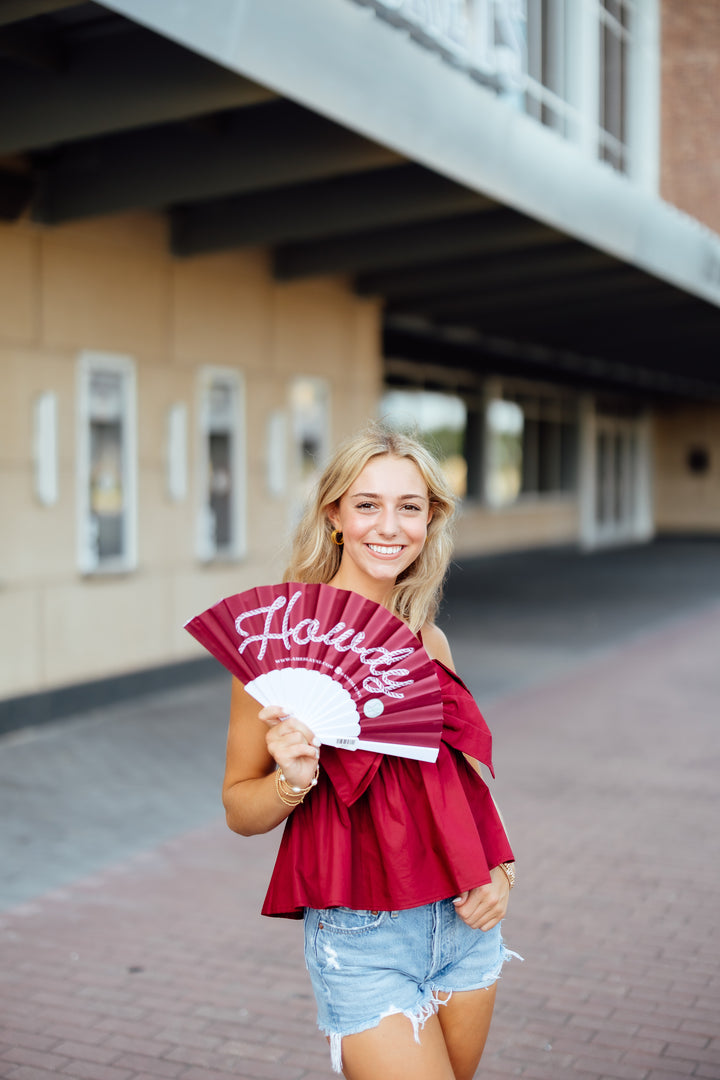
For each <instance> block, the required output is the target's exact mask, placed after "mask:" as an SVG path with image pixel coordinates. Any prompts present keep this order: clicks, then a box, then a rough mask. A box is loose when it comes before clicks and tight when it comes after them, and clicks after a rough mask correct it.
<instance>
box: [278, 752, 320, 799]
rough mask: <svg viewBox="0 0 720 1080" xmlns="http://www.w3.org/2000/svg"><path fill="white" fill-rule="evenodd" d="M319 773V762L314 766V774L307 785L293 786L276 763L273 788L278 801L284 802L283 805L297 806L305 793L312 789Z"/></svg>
mask: <svg viewBox="0 0 720 1080" xmlns="http://www.w3.org/2000/svg"><path fill="white" fill-rule="evenodd" d="M319 775H320V764H319V763H318V764H317V765H316V766H315V775H314V776H313V778H312V780H311V781H310V783H309V784H308V786H307V787H304V788H298V787H293V786H292V785H291V784H289V783H288V782H287V780H286V779H285V774H284V773H283V771H282V769H281V768H280V766H279V765H278V767H277V769H276V770H275V790H276V791H277V793H278V798H279V799H280V802H283V803H285V806H293V807H295V806H299V805H300V803H301V802H302V801H303V799H304V798H305V796H306V795H307V793H308V791H312V789H313V788H314V787H315V785H316V784H317V782H318V776H319Z"/></svg>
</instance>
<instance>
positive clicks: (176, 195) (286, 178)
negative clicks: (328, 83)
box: [33, 102, 397, 224]
mask: <svg viewBox="0 0 720 1080" xmlns="http://www.w3.org/2000/svg"><path fill="white" fill-rule="evenodd" d="M395 161H397V155H396V154H394V153H393V152H392V151H390V150H386V149H384V148H383V147H379V146H376V145H375V144H374V143H371V142H369V141H368V140H367V139H363V138H362V137H361V136H359V135H354V134H352V133H351V132H348V131H346V130H345V129H344V128H341V127H338V126H337V125H336V124H332V123H330V122H329V121H328V120H324V119H322V118H321V117H319V116H317V115H315V114H313V113H310V112H308V111H306V110H305V109H302V108H300V107H299V106H297V105H292V104H290V103H289V102H279V103H277V104H269V105H260V106H257V107H255V108H251V109H240V110H239V111H238V112H236V113H226V114H222V115H221V116H220V117H218V118H216V119H214V120H211V121H210V122H208V123H198V124H190V125H187V126H185V125H171V126H168V127H161V128H151V129H147V130H143V131H138V132H134V133H133V134H127V135H113V136H110V137H108V138H106V139H97V140H93V141H90V142H85V143H78V144H74V145H71V146H68V147H65V148H62V149H61V150H60V151H59V152H58V153H57V154H56V155H54V156H52V157H51V158H50V159H49V160H48V161H47V162H45V163H44V165H43V167H42V170H41V171H39V192H38V197H37V199H36V201H35V204H34V207H33V217H34V218H35V220H36V221H41V222H45V223H46V224H57V223H59V222H64V221H72V220H74V219H79V218H84V217H90V216H92V215H96V214H108V213H115V212H118V211H122V210H129V209H134V208H137V207H164V206H167V205H169V204H172V203H182V202H190V201H192V200H195V199H211V198H216V197H217V196H222V195H229V194H231V193H237V192H241V191H253V190H260V189H262V188H266V187H279V186H280V185H283V184H294V183H298V182H299V181H302V180H310V179H319V178H320V177H329V176H335V175H338V174H341V173H345V172H355V171H362V170H364V169H373V168H378V167H379V166H381V165H388V164H392V163H393V162H395Z"/></svg>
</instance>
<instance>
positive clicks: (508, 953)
mask: <svg viewBox="0 0 720 1080" xmlns="http://www.w3.org/2000/svg"><path fill="white" fill-rule="evenodd" d="M511 960H519V961H520V963H521V964H522V963H523V962H524V960H525V957H524V956H521V955H520V953H516V952H513V950H512V949H508V947H507V945H505V943H504V942H503V945H502V953H501V954H500V960H499V962H498V966H497V967H496V968H495V970H494V971H493V972H492V974H491V975H488V976H487V978H485V979H483V981H482V982H479V983H477V984H476V985H475V986H463V988H462V989H463V991H471V990H489V989H490V987H491V986H494V985H495V983H496V982H497V981H498V979H499V978H501V977H502V969H503V967H504V966H505V964H509V963H510V961H511ZM454 989H455V990H456V991H457V993H458V994H459V993H461V992H462V991H461V990H460V989H459V988H458V987H454ZM433 992H434V993H438V994H452V993H453V989H450V988H446V987H444V986H433Z"/></svg>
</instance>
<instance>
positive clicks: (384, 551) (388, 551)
mask: <svg viewBox="0 0 720 1080" xmlns="http://www.w3.org/2000/svg"><path fill="white" fill-rule="evenodd" d="M368 547H369V548H370V550H371V551H376V552H377V553H378V555H397V554H398V553H399V552H401V551H402V544H397V545H395V546H394V547H380V544H368Z"/></svg>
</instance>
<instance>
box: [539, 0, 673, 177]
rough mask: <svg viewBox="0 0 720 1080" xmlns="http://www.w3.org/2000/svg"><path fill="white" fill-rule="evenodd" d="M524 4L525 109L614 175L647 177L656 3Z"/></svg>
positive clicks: (555, 0) (562, 0) (654, 100)
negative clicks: (525, 17)
mask: <svg viewBox="0 0 720 1080" xmlns="http://www.w3.org/2000/svg"><path fill="white" fill-rule="evenodd" d="M526 3H527V8H526V11H527V25H526V34H527V78H526V85H525V95H524V108H525V111H526V112H527V113H528V115H529V116H532V117H534V118H535V119H536V120H538V121H539V122H540V123H542V124H544V125H545V126H547V127H550V128H552V129H553V130H554V131H557V132H558V134H559V135H562V136H563V137H564V138H566V139H569V140H571V141H572V142H575V143H576V144H577V145H578V146H581V147H582V148H583V149H584V150H585V151H586V152H587V153H588V154H589V155H591V156H592V157H595V158H598V159H599V160H600V161H605V162H607V163H608V164H609V165H611V166H612V167H613V168H614V169H617V170H618V171H619V172H623V173H627V174H629V175H632V176H633V177H634V178H636V179H642V178H644V177H645V176H647V177H650V176H652V175H653V172H654V169H653V168H652V166H651V163H649V162H647V161H645V160H644V158H646V157H647V156H648V155H649V154H653V153H656V149H657V148H656V147H655V148H654V145H653V142H652V139H651V138H650V136H649V134H648V132H651V131H652V130H654V128H655V125H656V113H657V108H658V100H659V94H658V87H657V71H656V64H657V53H658V46H657V41H656V30H655V28H656V24H657V3H656V0H586V2H584V3H578V2H577V0H526ZM640 113H641V114H642V122H641V123H638V116H639V115H640Z"/></svg>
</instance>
